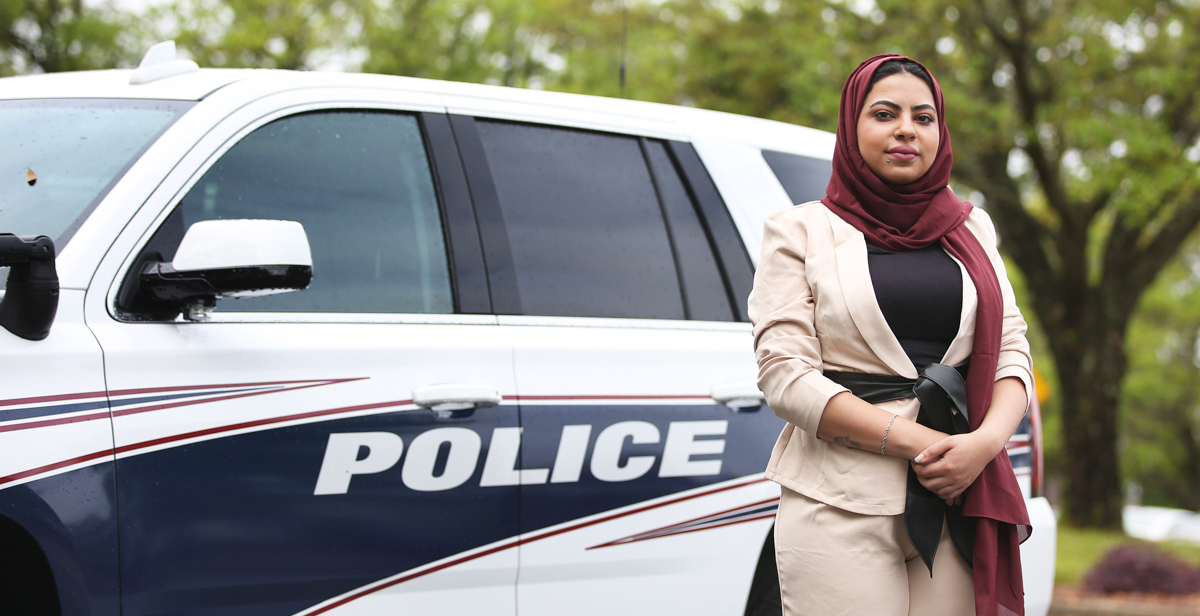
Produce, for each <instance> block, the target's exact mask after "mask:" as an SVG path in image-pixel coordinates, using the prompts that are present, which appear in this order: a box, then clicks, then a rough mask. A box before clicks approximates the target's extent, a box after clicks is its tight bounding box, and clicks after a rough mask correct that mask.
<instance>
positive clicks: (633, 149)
mask: <svg viewBox="0 0 1200 616" xmlns="http://www.w3.org/2000/svg"><path fill="white" fill-rule="evenodd" d="M476 126H477V127H478V131H479V136H480V139H481V140H482V142H483V148H484V151H485V152H486V155H487V161H488V165H489V167H490V168H491V174H492V179H493V180H494V182H495V186H496V192H497V195H498V197H499V201H500V209H501V211H502V214H503V217H504V224H505V228H506V230H507V233H508V242H509V246H510V249H511V252H512V260H513V265H514V268H515V271H516V280H517V287H518V292H519V294H520V298H521V300H520V301H521V310H522V314H528V315H547V316H580V317H623V318H645V319H683V318H685V311H684V302H683V297H682V292H681V289H680V284H679V277H678V275H677V273H676V268H675V257H674V254H673V253H672V247H671V241H670V237H669V235H668V232H667V226H666V222H665V220H664V217H663V210H662V208H661V207H660V205H659V200H658V195H657V194H656V192H655V186H654V182H653V180H652V178H651V175H650V170H649V168H648V166H647V164H646V159H645V157H644V155H643V154H642V150H641V146H640V144H639V141H638V139H637V138H635V137H627V136H623V135H612V134H606V133H596V132H591V131H583V130H572V129H563V128H556V127H546V126H539V125H531V124H516V123H508V122H495V121H485V120H480V121H478V122H477V123H476Z"/></svg>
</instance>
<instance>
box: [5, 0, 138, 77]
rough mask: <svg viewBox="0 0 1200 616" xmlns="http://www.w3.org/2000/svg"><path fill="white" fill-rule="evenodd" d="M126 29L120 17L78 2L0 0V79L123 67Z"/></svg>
mask: <svg viewBox="0 0 1200 616" xmlns="http://www.w3.org/2000/svg"><path fill="white" fill-rule="evenodd" d="M127 27H128V17H127V16H126V15H124V14H123V13H121V12H119V11H117V10H116V9H114V8H112V7H109V6H101V7H91V6H88V5H85V4H84V3H83V2H82V0H72V1H69V2H62V1H60V0H0V76H6V75H19V74H24V73H56V72H60V71H78V70H86V69H95V68H112V67H114V66H118V65H123V64H128V63H129V62H130V61H132V60H133V59H134V57H131V53H130V52H129V51H127V50H126V49H125V48H124V47H123V45H122V43H123V41H122V40H121V33H122V32H123V31H124V30H125V29H126V28H127Z"/></svg>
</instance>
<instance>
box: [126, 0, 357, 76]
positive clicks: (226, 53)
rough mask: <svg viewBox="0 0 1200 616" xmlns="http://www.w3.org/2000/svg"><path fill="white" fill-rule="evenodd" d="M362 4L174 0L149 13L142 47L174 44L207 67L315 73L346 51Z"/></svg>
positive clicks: (345, 1) (301, 0) (352, 0)
mask: <svg viewBox="0 0 1200 616" xmlns="http://www.w3.org/2000/svg"><path fill="white" fill-rule="evenodd" d="M357 1H358V0H175V1H173V2H170V3H167V4H164V5H160V6H156V7H154V8H152V9H150V10H149V11H148V12H147V14H146V16H145V20H144V22H145V24H146V25H144V26H143V27H142V31H143V33H142V42H143V44H147V43H150V42H154V41H156V40H165V39H173V40H175V42H176V44H177V45H178V46H179V47H180V48H181V49H183V50H186V52H187V54H188V55H190V56H191V57H192V59H194V60H195V61H196V62H197V63H198V64H200V65H201V66H204V67H223V68H279V69H293V70H305V69H312V68H316V64H317V63H318V61H319V60H320V59H321V58H322V57H323V56H329V55H331V54H335V53H339V52H341V53H346V52H347V50H346V45H347V41H348V40H349V39H350V38H351V34H350V33H351V32H352V31H353V28H354V27H355V25H356V24H357V16H358V15H359V14H360V13H361V10H362V6H361V5H359V4H357ZM365 4H369V3H365Z"/></svg>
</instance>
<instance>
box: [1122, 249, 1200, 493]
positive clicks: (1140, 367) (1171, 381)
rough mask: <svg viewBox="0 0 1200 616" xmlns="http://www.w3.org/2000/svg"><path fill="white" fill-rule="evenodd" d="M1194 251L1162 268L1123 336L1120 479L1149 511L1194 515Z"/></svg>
mask: <svg viewBox="0 0 1200 616" xmlns="http://www.w3.org/2000/svg"><path fill="white" fill-rule="evenodd" d="M1198 334H1200V246H1195V245H1193V246H1190V247H1188V248H1186V249H1185V250H1184V252H1183V254H1181V255H1180V256H1179V257H1178V258H1177V259H1175V260H1174V261H1173V262H1172V263H1171V264H1170V265H1168V266H1167V268H1166V269H1165V271H1164V272H1163V274H1162V275H1161V276H1159V279H1158V280H1157V281H1156V282H1155V283H1154V285H1153V286H1151V287H1150V289H1149V290H1148V291H1147V292H1146V294H1145V295H1144V296H1143V297H1142V302H1141V305H1140V307H1139V310H1138V314H1137V316H1136V317H1135V319H1134V321H1133V324H1132V325H1131V327H1130V329H1129V340H1128V345H1127V346H1128V348H1129V349H1130V358H1129V359H1130V361H1129V373H1128V375H1126V379H1125V396H1124V399H1123V400H1122V404H1121V408H1122V416H1121V438H1120V441H1119V448H1118V451H1120V453H1121V462H1122V470H1123V475H1124V476H1125V477H1126V478H1127V479H1129V480H1130V481H1131V482H1134V484H1133V485H1136V486H1138V489H1139V490H1140V492H1141V497H1142V501H1143V502H1144V503H1145V504H1148V505H1159V506H1168V507H1183V508H1187V509H1193V510H1200V363H1198V362H1200V356H1198V355H1197V351H1200V335H1198Z"/></svg>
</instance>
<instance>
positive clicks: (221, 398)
mask: <svg viewBox="0 0 1200 616" xmlns="http://www.w3.org/2000/svg"><path fill="white" fill-rule="evenodd" d="M365 378H366V377H359V378H355V379H336V380H329V381H290V383H310V385H301V386H300V387H285V388H282V389H268V390H266V391H251V392H246V393H240V394H230V395H228V396H219V397H216V398H203V399H200V400H194V399H193V400H183V401H180V402H168V403H164V404H155V405H153V406H139V407H136V408H129V409H120V410H115V411H113V413H112V414H113V417H124V416H125V415H136V414H138V413H148V412H150V411H161V410H164V409H173V408H178V407H181V406H192V405H196V404H206V403H208V402H223V401H225V400H234V399H237V398H248V397H251V396H261V395H264V394H274V393H279V392H281V391H298V390H301V389H308V388H310V387H322V386H324V385H336V384H338V383H345V382H347V381H361V380H363V379H365ZM278 384H279V383H246V384H244V385H205V386H194V387H186V388H181V389H179V390H177V391H183V390H185V389H191V390H194V389H216V388H221V389H225V388H228V387H250V386H253V385H264V386H266V385H278ZM127 393H151V392H150V390H126V391H122V392H113V395H114V396H116V395H125V394H127Z"/></svg>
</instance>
